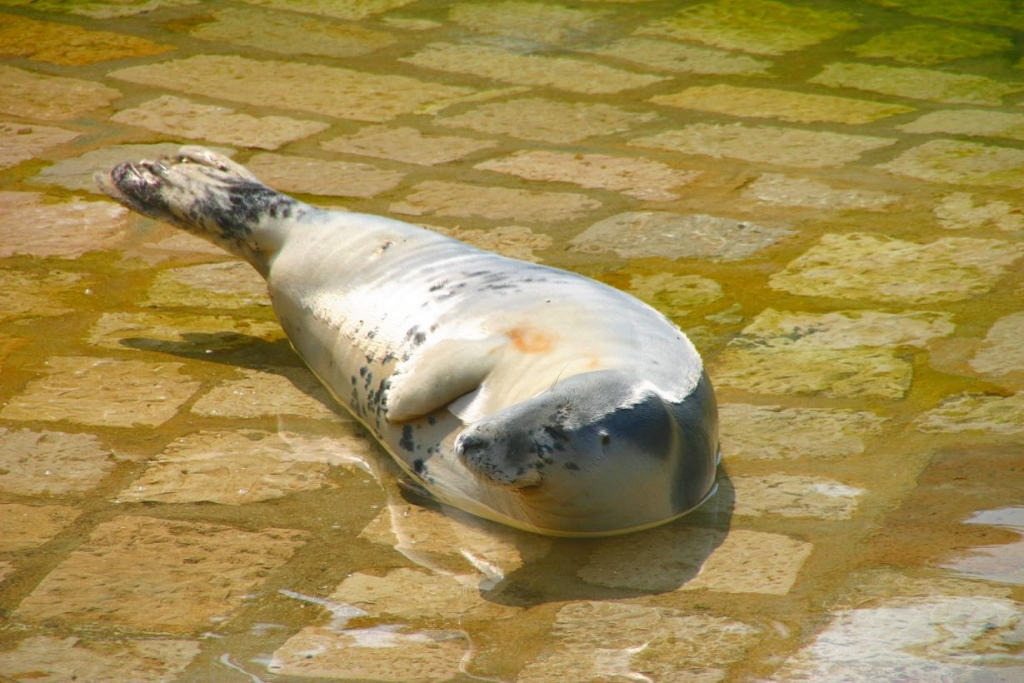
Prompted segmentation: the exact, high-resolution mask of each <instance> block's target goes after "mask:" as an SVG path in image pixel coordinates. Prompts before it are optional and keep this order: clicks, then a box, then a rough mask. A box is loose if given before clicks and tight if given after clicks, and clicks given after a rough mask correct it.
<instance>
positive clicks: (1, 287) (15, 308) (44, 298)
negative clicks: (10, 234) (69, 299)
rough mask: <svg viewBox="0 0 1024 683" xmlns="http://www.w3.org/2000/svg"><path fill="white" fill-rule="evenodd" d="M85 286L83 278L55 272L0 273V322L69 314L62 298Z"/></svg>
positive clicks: (3, 271)
mask: <svg viewBox="0 0 1024 683" xmlns="http://www.w3.org/2000/svg"><path fill="white" fill-rule="evenodd" d="M2 201H3V196H2V193H0V202H2ZM0 213H2V210H0ZM0 234H2V230H0ZM88 282H89V280H87V279H86V276H83V275H80V274H78V273H66V272H62V271H59V270H51V271H49V272H46V273H39V272H26V273H22V272H18V271H15V270H0V292H3V293H4V296H3V298H2V299H0V322H2V321H7V320H19V319H25V318H42V317H50V316H56V315H64V314H65V313H72V312H73V311H74V310H75V309H74V308H73V307H71V306H69V305H67V304H66V303H64V296H63V295H67V294H70V293H72V292H76V291H77V292H82V291H84V290H86V284H87V283H88Z"/></svg>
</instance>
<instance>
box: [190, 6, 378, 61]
mask: <svg viewBox="0 0 1024 683" xmlns="http://www.w3.org/2000/svg"><path fill="white" fill-rule="evenodd" d="M346 4H349V3H346ZM190 33H191V34H192V36H194V37H196V38H199V39H201V40H208V41H211V42H212V43H215V44H218V45H222V44H224V43H231V44H233V45H246V46H249V47H255V48H259V49H261V50H271V51H273V52H280V53H282V54H289V55H316V56H319V57H335V58H338V59H344V58H346V57H359V56H362V55H367V54H370V53H372V52H376V51H377V50H379V49H381V48H383V47H387V46H388V45H391V44H392V43H394V42H395V41H396V38H395V37H394V36H392V35H390V34H388V33H382V32H380V31H373V30H370V29H367V28H363V27H361V26H355V25H352V24H341V23H332V22H328V21H324V19H323V18H322V17H312V16H309V15H303V14H295V13H293V12H277V11H269V10H265V9H257V8H245V7H237V8H231V9H223V10H219V11H216V12H214V13H213V20H212V21H209V22H206V23H203V24H201V25H199V26H197V27H195V28H193V29H192V30H191V31H190Z"/></svg>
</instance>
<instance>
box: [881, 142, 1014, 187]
mask: <svg viewBox="0 0 1024 683" xmlns="http://www.w3.org/2000/svg"><path fill="white" fill-rule="evenodd" d="M878 168H881V169H883V170H886V171H889V172H890V173H897V174H899V175H904V176H909V177H911V178H919V179H921V180H927V181H930V182H933V183H951V184H957V185H984V186H993V187H1010V188H1014V189H1019V188H1022V187H1024V151H1021V150H1019V149H1012V148H1009V147H997V146H995V145H983V144H981V143H977V142H965V141H961V140H931V141H929V142H926V143H924V144H922V145H919V146H917V147H914V148H912V149H909V150H907V151H906V152H903V153H902V154H900V155H899V156H898V157H896V158H895V159H893V160H892V161H890V162H888V163H886V164H881V165H879V166H878Z"/></svg>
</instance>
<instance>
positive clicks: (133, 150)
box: [31, 143, 235, 206]
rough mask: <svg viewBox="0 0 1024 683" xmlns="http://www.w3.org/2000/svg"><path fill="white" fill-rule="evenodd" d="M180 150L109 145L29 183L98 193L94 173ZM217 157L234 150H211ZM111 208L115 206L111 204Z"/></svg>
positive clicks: (170, 145) (173, 145)
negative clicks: (126, 162)
mask: <svg viewBox="0 0 1024 683" xmlns="http://www.w3.org/2000/svg"><path fill="white" fill-rule="evenodd" d="M179 149H181V145H180V144H176V143H161V144H156V145H110V146H107V147H103V148H102V149H97V150H93V151H91V152H86V153H85V154H83V155H81V156H78V157H72V158H70V159H62V160H61V161H58V162H57V163H55V164H53V165H52V166H47V167H46V168H44V169H43V170H42V171H40V172H39V173H38V174H36V175H35V176H33V177H32V179H31V182H33V183H38V184H40V185H57V186H58V187H63V188H64V189H66V190H81V191H85V192H92V193H93V194H100V191H99V189H98V188H97V187H96V181H95V180H94V179H93V176H94V175H95V174H96V172H97V171H100V170H103V169H108V168H112V167H113V166H115V165H117V164H119V163H121V162H124V161H138V160H140V159H151V160H152V159H159V158H160V157H163V156H173V155H175V154H177V153H178V150H179ZM210 149H212V150H213V151H215V152H217V153H218V154H223V155H225V156H229V157H230V156H234V154H235V150H233V149H229V148H225V147H210ZM111 206H116V205H115V204H111Z"/></svg>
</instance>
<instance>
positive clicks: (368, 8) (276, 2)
mask: <svg viewBox="0 0 1024 683" xmlns="http://www.w3.org/2000/svg"><path fill="white" fill-rule="evenodd" d="M244 2H247V3H249V4H250V5H262V6H264V7H273V8H274V9H282V10H288V11H290V12H302V13H304V14H317V15H320V16H324V17H332V18H334V19H344V20H347V21H359V20H361V19H367V18H369V17H373V16H375V15H378V14H384V13H385V12H389V11H390V10H393V9H397V8H399V7H404V6H405V5H408V4H410V3H412V2H415V0H346V1H345V2H338V1H337V0H244Z"/></svg>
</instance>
